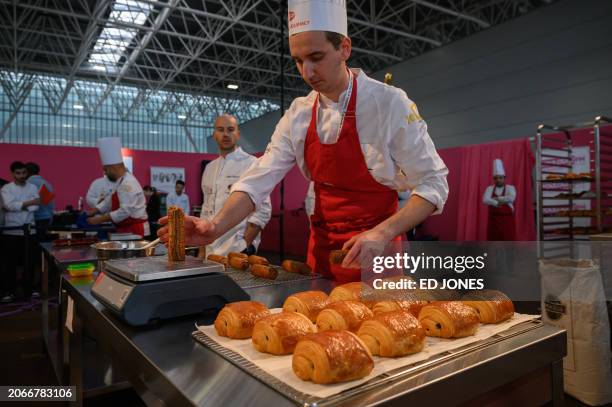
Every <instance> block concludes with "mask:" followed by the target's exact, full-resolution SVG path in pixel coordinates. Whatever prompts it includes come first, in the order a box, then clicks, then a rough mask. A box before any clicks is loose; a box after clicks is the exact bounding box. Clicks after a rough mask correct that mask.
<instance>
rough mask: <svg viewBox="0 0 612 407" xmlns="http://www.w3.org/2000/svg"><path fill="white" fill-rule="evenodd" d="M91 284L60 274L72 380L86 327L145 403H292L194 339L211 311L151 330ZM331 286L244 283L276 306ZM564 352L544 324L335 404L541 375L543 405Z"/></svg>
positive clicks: (446, 399)
mask: <svg viewBox="0 0 612 407" xmlns="http://www.w3.org/2000/svg"><path fill="white" fill-rule="evenodd" d="M92 282H93V280H92V281H83V280H80V279H72V278H70V277H69V276H67V275H64V276H63V277H62V292H63V297H64V300H63V308H64V315H65V308H66V306H65V305H66V303H67V301H66V298H67V296H70V297H71V298H72V300H73V301H74V318H73V324H72V331H73V333H70V334H67V335H66V336H65V337H66V338H67V340H66V349H68V350H69V352H68V355H67V357H68V360H69V362H70V365H69V367H70V373H69V382H70V383H71V384H73V385H77V386H79V385H81V384H82V371H81V367H82V349H81V345H80V342H81V340H82V338H81V335H82V329H83V327H84V326H86V328H87V331H88V332H89V334H90V335H92V336H93V337H95V338H96V340H97V342H98V343H99V345H101V346H102V348H103V349H104V351H105V352H107V353H108V354H109V355H110V356H111V358H112V360H113V364H114V366H116V367H118V368H120V369H121V373H122V374H123V375H124V376H126V377H127V378H128V380H129V381H130V382H131V384H132V385H133V387H134V389H135V390H136V391H137V392H138V393H139V394H140V396H141V397H142V398H143V400H144V401H145V402H146V403H147V404H148V405H171V406H179V405H205V406H216V405H223V406H226V405H232V406H233V405H254V406H258V405H266V406H268V405H273V406H283V405H286V406H289V405H295V403H294V402H292V401H291V400H290V399H288V398H285V397H284V396H282V395H281V394H280V393H278V392H276V391H275V390H274V389H272V388H270V387H268V386H267V385H266V384H264V383H262V382H260V381H259V380H257V379H255V378H254V377H252V376H250V375H249V374H247V373H245V372H244V371H242V370H241V369H239V368H238V367H236V366H234V365H233V364H231V363H230V362H228V361H226V360H225V359H224V358H223V357H221V356H219V355H218V354H216V353H215V352H213V351H211V350H210V349H208V348H206V347H205V346H203V345H201V344H199V343H197V342H196V341H194V340H193V339H192V337H191V332H192V331H193V330H194V324H195V323H196V322H198V323H211V322H212V318H211V317H208V318H207V317H205V316H200V317H186V318H182V319H178V320H173V321H168V322H164V323H163V324H162V325H161V326H159V327H157V328H154V329H136V328H133V327H130V326H128V325H126V324H125V323H123V322H122V321H120V320H119V319H118V318H117V317H115V315H114V314H112V313H111V312H110V311H108V310H106V309H105V308H104V307H103V306H102V305H101V304H100V303H98V302H97V301H96V300H95V299H94V298H93V297H92V295H91V293H90V287H91V284H92ZM332 286H333V283H332V282H331V281H328V280H325V279H317V280H309V281H300V282H295V283H292V285H290V286H285V285H276V286H270V287H258V288H253V289H247V292H248V293H249V294H250V295H251V297H252V299H254V300H257V301H261V302H263V303H265V304H267V305H268V306H270V307H278V306H280V305H281V304H282V302H283V300H284V299H285V298H286V297H287V296H288V295H289V294H291V293H294V292H298V291H303V290H309V289H321V290H324V291H329V290H330V289H331V288H332ZM565 352H566V335H565V332H564V331H563V330H560V329H558V328H555V327H551V326H540V327H538V328H535V329H532V330H529V331H526V332H524V333H521V334H519V335H515V336H511V337H508V338H506V339H504V340H500V341H497V342H495V343H493V344H491V345H488V346H485V347H482V348H480V349H478V350H476V351H473V352H469V353H467V354H462V355H460V356H457V357H456V358H450V359H447V360H445V361H442V362H440V363H436V364H433V365H432V366H430V367H428V368H427V369H424V370H417V371H415V372H414V373H411V374H410V375H407V376H398V377H397V378H395V379H394V380H392V381H390V382H388V383H387V384H385V386H384V387H381V388H375V389H370V390H369V391H368V392H367V393H365V394H361V395H357V396H354V397H352V398H350V399H344V400H342V401H340V402H338V403H342V404H350V405H378V404H385V405H399V404H402V405H405V404H406V403H416V405H419V406H422V405H440V404H445V405H458V404H461V403H466V402H470V401H472V402H473V401H474V400H475V399H477V398H478V397H479V396H480V395H482V394H483V393H488V394H490V393H491V392H493V391H495V389H499V388H500V387H502V386H506V387H507V386H508V384H509V383H523V382H526V381H528V380H531V381H537V380H539V381H537V386H538V389H539V390H538V391H541V393H542V394H540V395H538V397H539V398H538V399H537V400H538V404H539V403H540V402H542V401H544V402H545V401H547V400H552V401H553V404H554V405H562V402H563V372H562V365H561V359H562V358H563V356H564V355H565ZM513 385H514V384H513ZM517 386H518V385H517ZM502 388H503V387H502ZM525 394H526V395H525V397H534V398H535V397H536V395H534V394H533V392H531V393H530V392H529V391H527V392H526V393H525ZM534 400H535V399H534ZM523 401H524V400H523ZM532 401H533V400H532ZM318 404H319V405H325V404H326V403H325V401H322V402H320V403H318Z"/></svg>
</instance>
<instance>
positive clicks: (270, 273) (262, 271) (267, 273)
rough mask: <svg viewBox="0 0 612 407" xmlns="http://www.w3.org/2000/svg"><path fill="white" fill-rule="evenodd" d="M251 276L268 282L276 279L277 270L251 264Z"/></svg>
mask: <svg viewBox="0 0 612 407" xmlns="http://www.w3.org/2000/svg"><path fill="white" fill-rule="evenodd" d="M251 274H253V275H254V276H257V277H261V278H265V279H268V280H276V277H278V270H276V269H275V268H274V267H270V266H266V265H263V264H253V265H252V266H251Z"/></svg>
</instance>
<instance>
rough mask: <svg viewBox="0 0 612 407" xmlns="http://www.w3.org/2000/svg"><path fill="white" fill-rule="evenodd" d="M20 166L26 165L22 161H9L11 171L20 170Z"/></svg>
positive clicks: (24, 166)
mask: <svg viewBox="0 0 612 407" xmlns="http://www.w3.org/2000/svg"><path fill="white" fill-rule="evenodd" d="M22 168H26V165H25V164H24V163H22V162H21V161H13V162H12V163H11V172H15V171H17V170H20V169H22Z"/></svg>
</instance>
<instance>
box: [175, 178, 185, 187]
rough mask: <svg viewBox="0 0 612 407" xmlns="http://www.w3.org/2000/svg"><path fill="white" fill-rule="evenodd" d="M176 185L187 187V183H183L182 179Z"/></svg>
mask: <svg viewBox="0 0 612 407" xmlns="http://www.w3.org/2000/svg"><path fill="white" fill-rule="evenodd" d="M176 185H182V186H185V181H183V180H182V179H179V180H178V181H176Z"/></svg>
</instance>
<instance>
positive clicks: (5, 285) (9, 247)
mask: <svg viewBox="0 0 612 407" xmlns="http://www.w3.org/2000/svg"><path fill="white" fill-rule="evenodd" d="M1 241H2V252H3V259H6V261H5V262H3V268H2V270H1V271H0V274H1V280H0V292H2V294H6V293H9V294H15V292H16V291H17V270H18V268H20V267H21V269H22V270H23V273H22V274H21V286H22V289H23V295H24V296H25V298H29V297H30V296H31V295H32V291H33V290H34V289H35V281H38V280H39V279H38V278H37V277H38V276H35V275H34V265H35V262H36V261H40V259H39V258H38V257H37V256H36V253H37V251H38V249H37V248H38V242H37V239H36V235H30V236H14V235H2V239H1Z"/></svg>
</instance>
